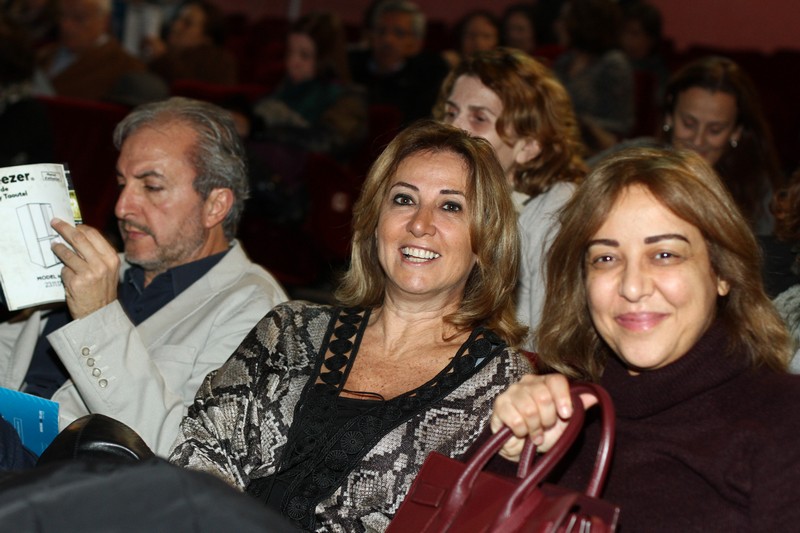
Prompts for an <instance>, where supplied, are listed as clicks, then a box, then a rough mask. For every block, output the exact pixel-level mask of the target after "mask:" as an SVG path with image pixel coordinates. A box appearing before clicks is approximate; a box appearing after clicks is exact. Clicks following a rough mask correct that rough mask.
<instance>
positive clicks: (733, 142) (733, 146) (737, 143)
mask: <svg viewBox="0 0 800 533" xmlns="http://www.w3.org/2000/svg"><path fill="white" fill-rule="evenodd" d="M730 142H731V148H736V147H737V146H739V142H738V141H737V140H736V139H731V141H730Z"/></svg>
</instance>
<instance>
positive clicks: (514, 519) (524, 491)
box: [387, 383, 619, 533]
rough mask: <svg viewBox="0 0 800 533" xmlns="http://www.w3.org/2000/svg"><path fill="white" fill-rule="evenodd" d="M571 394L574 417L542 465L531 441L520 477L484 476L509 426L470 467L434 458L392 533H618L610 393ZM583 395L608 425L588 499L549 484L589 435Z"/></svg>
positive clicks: (591, 387) (584, 386)
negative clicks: (604, 495) (611, 488)
mask: <svg viewBox="0 0 800 533" xmlns="http://www.w3.org/2000/svg"><path fill="white" fill-rule="evenodd" d="M570 392H571V394H572V404H573V406H574V414H573V415H572V418H570V422H569V424H567V428H566V430H565V431H564V433H563V435H562V436H561V438H559V440H558V442H556V444H555V445H554V446H553V448H552V449H551V450H550V451H549V452H548V453H546V454H544V455H543V456H542V457H541V459H540V460H538V461H536V462H535V463H534V461H533V457H534V456H535V446H533V445H532V444H531V443H530V441H528V443H526V446H525V450H524V451H523V454H522V458H521V459H520V463H519V467H518V470H517V477H515V478H512V477H505V476H500V475H497V474H494V473H491V472H485V471H483V468H484V467H485V466H486V463H487V462H489V460H490V459H491V458H492V456H494V455H495V454H496V453H498V452H499V451H500V449H501V448H502V447H503V444H504V443H505V441H506V440H507V439H508V438H509V437H510V436H511V430H510V429H508V428H503V429H502V430H500V431H498V432H497V433H496V434H494V435H493V436H492V437H491V438H489V439H488V440H487V441H486V443H484V444H483V446H481V448H480V449H478V451H477V452H476V453H475V454H474V455H473V456H472V457H471V458H470V459H469V461H468V462H466V463H462V462H460V461H457V460H455V459H451V458H449V457H446V456H444V455H442V454H439V453H436V452H431V454H430V455H429V456H428V457H427V459H426V460H425V463H424V464H423V465H422V468H421V469H420V471H419V473H418V474H417V477H416V479H415V480H414V483H413V484H412V485H411V488H410V489H409V491H408V494H407V495H406V498H405V500H404V501H403V503H402V505H400V508H399V509H398V510H397V513H396V514H395V517H394V519H393V520H392V522H391V524H390V525H389V528H388V529H387V533H411V532H414V533H439V532H445V531H449V532H458V533H462V532H464V533H472V532H474V533H501V532H502V533H516V532H518V533H534V532H535V533H545V532H548V533H549V532H576V533H577V532H580V533H590V532H591V533H601V532H613V531H615V530H616V527H617V521H618V518H619V507H618V506H616V505H614V504H611V503H609V502H606V501H603V500H601V499H600V498H599V496H600V491H601V490H602V487H603V483H604V482H605V479H606V476H607V474H608V467H609V464H610V462H611V450H612V448H613V446H614V421H615V416H614V407H613V405H612V403H611V398H610V397H609V396H608V393H607V392H606V391H605V390H604V389H603V388H602V387H600V386H598V385H595V384H590V383H579V384H573V385H572V387H571V391H570ZM581 393H589V394H592V395H594V396H596V397H597V399H598V405H599V408H600V409H601V412H602V425H603V427H602V434H601V440H600V446H599V449H598V452H597V458H596V460H595V465H594V470H593V472H592V476H591V478H590V482H589V485H588V487H587V488H586V491H585V492H584V493H580V492H575V491H571V490H568V489H565V488H562V487H558V486H555V485H549V484H546V483H544V484H543V483H542V480H543V479H544V478H545V477H546V476H547V475H548V474H549V473H550V471H551V470H552V469H553V468H554V467H555V466H556V465H557V464H558V462H559V461H560V460H561V458H562V457H563V456H564V454H565V453H566V452H567V451H568V450H569V448H570V447H571V446H572V444H573V442H574V441H575V438H576V437H577V436H578V434H579V433H580V432H581V430H582V429H583V422H584V418H585V413H584V410H583V404H582V403H581V401H580V398H579V396H578V395H579V394H581Z"/></svg>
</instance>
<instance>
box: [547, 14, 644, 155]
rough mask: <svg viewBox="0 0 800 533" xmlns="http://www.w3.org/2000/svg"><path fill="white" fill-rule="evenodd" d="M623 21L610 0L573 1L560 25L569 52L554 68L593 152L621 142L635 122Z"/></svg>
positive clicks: (559, 59) (560, 32) (563, 55)
mask: <svg viewBox="0 0 800 533" xmlns="http://www.w3.org/2000/svg"><path fill="white" fill-rule="evenodd" d="M620 24H621V12H620V8H619V6H618V5H617V4H615V3H614V2H612V1H611V0H569V1H568V2H566V3H565V4H564V7H563V9H562V12H561V17H560V19H559V20H558V23H557V27H558V28H559V34H560V39H561V41H562V44H563V45H564V46H565V47H566V48H567V51H566V52H564V53H563V54H561V55H560V56H559V57H558V58H557V59H556V61H555V63H554V65H553V69H554V70H555V73H556V75H557V76H558V77H559V79H560V80H561V82H562V83H563V84H564V86H565V87H566V88H567V91H568V92H569V94H570V97H571V98H572V103H573V105H574V106H575V113H576V114H577V115H578V120H579V121H580V124H581V131H582V133H583V139H584V141H585V143H586V145H587V148H588V149H589V151H590V152H591V153H595V152H598V151H601V150H604V149H606V148H609V147H611V146H613V145H614V144H616V143H617V142H619V141H620V140H621V139H622V138H624V137H625V136H626V135H627V134H628V133H629V132H630V130H631V128H632V127H633V124H634V105H633V104H634V98H633V94H634V91H633V89H634V87H633V70H632V69H631V66H630V63H629V62H628V59H627V58H626V57H625V54H623V53H622V52H621V51H620V50H619V28H620Z"/></svg>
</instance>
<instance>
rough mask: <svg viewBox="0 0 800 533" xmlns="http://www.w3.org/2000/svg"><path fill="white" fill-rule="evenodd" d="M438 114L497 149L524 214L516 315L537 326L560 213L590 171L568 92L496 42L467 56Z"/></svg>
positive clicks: (447, 83) (539, 66)
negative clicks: (545, 267) (546, 257)
mask: <svg viewBox="0 0 800 533" xmlns="http://www.w3.org/2000/svg"><path fill="white" fill-rule="evenodd" d="M435 115H436V117H437V118H438V119H439V120H442V121H444V122H447V123H450V124H454V125H456V126H458V127H459V128H461V129H463V130H466V131H468V132H469V133H471V134H472V135H476V136H479V137H483V138H485V139H486V140H488V141H489V142H490V143H491V144H492V146H493V147H494V149H495V152H496V154H497V156H498V158H499V160H500V164H501V165H502V167H503V171H504V172H505V174H506V180H507V182H508V186H509V189H508V190H509V192H510V193H511V195H512V198H513V200H514V204H515V207H516V208H517V210H518V211H519V213H520V215H519V227H520V233H521V236H522V257H521V273H520V283H519V288H518V293H517V317H518V319H519V320H520V322H522V323H523V324H526V325H528V326H530V328H531V330H532V331H534V330H535V329H536V326H537V325H538V323H539V320H540V319H541V310H542V304H543V303H544V276H543V271H542V259H543V257H544V254H545V252H546V251H547V248H548V247H549V244H550V242H551V241H552V239H553V237H554V235H555V232H556V230H557V229H558V225H557V217H558V213H559V212H560V211H561V208H562V206H563V205H564V203H565V202H566V201H567V200H568V199H569V198H570V196H571V195H572V191H573V190H574V188H575V183H576V182H579V181H580V180H581V178H582V177H583V175H584V174H585V172H586V167H585V165H584V163H583V160H582V158H581V154H582V152H583V146H582V145H581V142H580V133H579V131H578V124H577V120H576V119H575V114H574V113H573V111H572V104H571V102H570V99H569V95H568V94H567V91H566V90H565V89H564V86H563V85H561V83H560V82H559V81H558V80H557V79H556V78H555V76H554V75H553V74H552V72H551V71H550V70H549V69H547V68H546V67H545V66H544V65H542V64H541V63H539V62H537V61H535V60H534V59H532V58H531V57H530V56H528V55H527V54H525V53H523V52H522V51H519V50H514V49H510V48H497V49H495V50H491V51H488V52H480V53H477V54H474V55H472V56H470V57H468V58H466V59H464V60H463V61H462V62H461V63H460V64H459V65H458V66H457V67H456V68H455V69H454V70H453V71H452V72H451V73H450V76H448V78H447V80H445V83H444V85H443V86H442V92H441V96H440V99H439V103H438V105H437V107H436V110H435Z"/></svg>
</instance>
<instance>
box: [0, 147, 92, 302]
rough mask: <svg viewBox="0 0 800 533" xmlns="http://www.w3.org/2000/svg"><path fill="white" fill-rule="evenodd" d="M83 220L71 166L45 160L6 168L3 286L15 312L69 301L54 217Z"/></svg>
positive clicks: (1, 198) (1, 202) (1, 200)
mask: <svg viewBox="0 0 800 533" xmlns="http://www.w3.org/2000/svg"><path fill="white" fill-rule="evenodd" d="M56 217H57V218H60V219H62V220H65V221H67V222H68V223H72V224H73V225H75V224H80V223H82V220H81V213H80V209H79V208H78V201H77V198H76V196H75V190H74V189H73V187H72V181H71V180H70V176H69V170H68V169H67V168H66V167H65V166H64V165H59V164H54V163H42V164H37V165H21V166H16V167H5V168H0V221H2V223H3V225H4V228H3V231H0V250H2V260H0V284H1V285H2V287H3V293H4V294H5V299H6V305H7V306H8V309H9V310H10V311H16V310H17V309H22V308H25V307H33V306H36V305H41V304H46V303H51V302H63V301H64V299H65V295H64V285H63V283H62V282H61V267H62V263H61V261H60V260H59V259H58V257H56V255H55V254H54V253H53V251H52V250H51V246H52V244H53V242H62V243H63V240H62V239H61V237H60V236H59V235H58V233H56V231H55V230H54V229H53V228H51V227H50V221H51V220H52V219H53V218H56Z"/></svg>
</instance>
